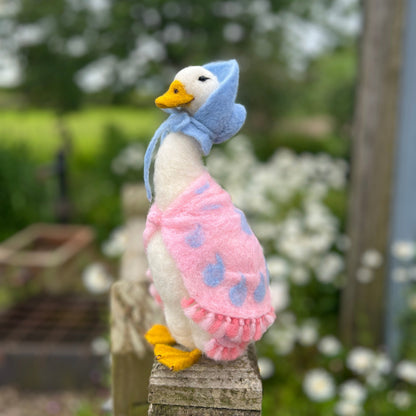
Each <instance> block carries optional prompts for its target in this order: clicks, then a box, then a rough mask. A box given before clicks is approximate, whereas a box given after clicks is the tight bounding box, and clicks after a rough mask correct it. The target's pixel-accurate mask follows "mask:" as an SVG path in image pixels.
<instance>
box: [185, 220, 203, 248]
mask: <svg viewBox="0 0 416 416" xmlns="http://www.w3.org/2000/svg"><path fill="white" fill-rule="evenodd" d="M185 241H186V243H187V244H188V246H190V247H192V248H198V247H201V246H202V244H204V242H205V235H204V231H203V230H202V226H201V224H197V225H196V228H195V229H194V230H192V231H191V232H190V233H189V234H188V235H187V236H186V237H185Z"/></svg>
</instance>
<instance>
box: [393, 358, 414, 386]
mask: <svg viewBox="0 0 416 416" xmlns="http://www.w3.org/2000/svg"><path fill="white" fill-rule="evenodd" d="M396 375H397V377H399V378H400V379H402V380H403V381H406V382H408V383H410V384H416V363H414V362H413V361H408V360H403V361H401V362H400V363H399V364H397V367H396Z"/></svg>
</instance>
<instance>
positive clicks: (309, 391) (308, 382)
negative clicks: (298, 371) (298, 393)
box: [303, 369, 335, 402]
mask: <svg viewBox="0 0 416 416" xmlns="http://www.w3.org/2000/svg"><path fill="white" fill-rule="evenodd" d="M303 390H304V392H305V394H306V395H307V396H308V397H309V399H311V400H312V401H314V402H324V401H327V400H330V399H332V398H333V397H334V396H335V383H334V380H333V378H332V377H331V375H330V374H329V373H328V372H327V371H325V370H323V369H314V370H311V371H309V372H308V373H307V374H306V376H305V378H304V380H303Z"/></svg>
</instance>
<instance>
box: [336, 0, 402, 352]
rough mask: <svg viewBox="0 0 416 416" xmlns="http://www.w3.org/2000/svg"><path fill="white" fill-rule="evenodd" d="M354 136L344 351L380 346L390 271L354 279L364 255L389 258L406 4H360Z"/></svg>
mask: <svg viewBox="0 0 416 416" xmlns="http://www.w3.org/2000/svg"><path fill="white" fill-rule="evenodd" d="M363 6H364V31H363V36H362V40H361V61H360V67H359V85H358V90H357V98H356V108H355V119H354V129H353V152H352V166H351V168H352V171H351V193H350V205H349V227H348V233H349V236H350V238H351V249H350V252H349V258H348V280H347V283H346V287H345V289H344V292H343V294H342V299H341V337H342V338H343V340H344V342H345V343H346V344H347V345H366V346H370V347H372V346H377V345H380V344H382V343H383V331H384V316H385V309H386V297H385V291H386V287H387V284H386V283H387V265H386V262H384V264H383V266H382V267H380V268H379V269H377V270H375V271H374V278H373V280H371V281H370V282H369V283H366V284H364V283H360V282H359V281H358V280H357V271H358V270H359V268H360V267H361V266H362V255H363V253H364V252H365V251H367V250H369V249H376V250H377V251H379V252H380V253H381V254H382V255H383V257H384V258H386V254H387V253H388V249H389V248H388V241H389V229H390V211H391V205H392V202H391V200H392V195H393V192H392V191H393V190H392V180H393V173H394V160H395V151H396V141H397V139H396V137H397V118H398V112H399V109H398V98H399V86H400V74H401V67H402V53H401V52H402V38H403V28H404V17H405V9H406V7H405V6H406V1H405V0H397V1H391V0H365V1H364V2H363Z"/></svg>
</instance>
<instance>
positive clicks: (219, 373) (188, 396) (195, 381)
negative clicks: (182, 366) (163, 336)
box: [149, 345, 262, 416]
mask: <svg viewBox="0 0 416 416" xmlns="http://www.w3.org/2000/svg"><path fill="white" fill-rule="evenodd" d="M149 403H150V408H149V415H152V416H158V415H164V416H170V415H192V416H200V415H201V416H202V415H203V416H207V415H233V416H243V415H244V416H248V415H250V416H251V415H253V416H254V415H260V414H261V403H262V384H261V379H260V374H259V370H258V367H257V359H256V355H255V351H254V345H252V346H250V348H249V349H248V351H247V352H246V354H245V355H243V356H242V357H241V358H239V359H237V360H235V361H231V362H216V361H213V360H210V359H208V358H206V357H203V358H201V360H200V361H199V362H198V363H197V364H195V365H193V366H192V367H190V368H188V369H186V370H184V371H180V372H173V371H170V370H169V369H168V368H166V367H165V366H164V365H162V364H160V363H158V362H155V363H154V365H153V370H152V374H151V376H150V383H149Z"/></svg>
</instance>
